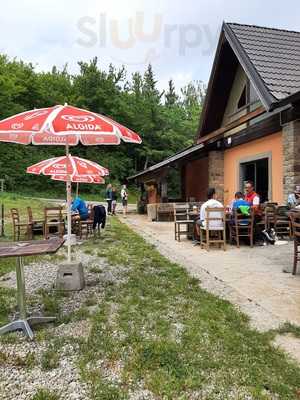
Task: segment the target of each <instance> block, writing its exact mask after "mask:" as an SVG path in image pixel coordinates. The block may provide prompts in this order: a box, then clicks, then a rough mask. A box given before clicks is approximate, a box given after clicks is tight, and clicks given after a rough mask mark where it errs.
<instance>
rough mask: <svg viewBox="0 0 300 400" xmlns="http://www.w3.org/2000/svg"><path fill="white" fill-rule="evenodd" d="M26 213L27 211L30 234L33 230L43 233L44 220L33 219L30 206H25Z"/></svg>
mask: <svg viewBox="0 0 300 400" xmlns="http://www.w3.org/2000/svg"><path fill="white" fill-rule="evenodd" d="M27 213H28V223H29V224H31V226H32V236H33V235H34V233H35V232H36V233H40V234H43V232H44V223H45V221H44V220H43V219H33V214H32V209H31V207H27Z"/></svg>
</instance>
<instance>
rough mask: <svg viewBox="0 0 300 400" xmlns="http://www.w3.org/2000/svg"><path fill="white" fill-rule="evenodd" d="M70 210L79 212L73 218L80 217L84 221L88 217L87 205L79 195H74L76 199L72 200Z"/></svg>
mask: <svg viewBox="0 0 300 400" xmlns="http://www.w3.org/2000/svg"><path fill="white" fill-rule="evenodd" d="M71 211H72V212H78V213H79V216H75V218H73V219H80V220H81V221H85V220H87V219H88V217H89V212H88V209H87V206H86V204H85V202H84V201H83V200H82V199H81V198H80V197H76V199H75V200H74V201H73V202H72V208H71Z"/></svg>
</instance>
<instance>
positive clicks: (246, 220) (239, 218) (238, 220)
mask: <svg viewBox="0 0 300 400" xmlns="http://www.w3.org/2000/svg"><path fill="white" fill-rule="evenodd" d="M229 233H230V243H232V242H233V241H235V242H236V245H237V247H240V238H241V237H245V238H249V241H250V246H251V247H253V236H254V210H253V209H252V208H251V210H250V215H249V216H245V215H243V214H242V213H241V212H239V210H234V211H233V218H232V219H231V220H230V221H229Z"/></svg>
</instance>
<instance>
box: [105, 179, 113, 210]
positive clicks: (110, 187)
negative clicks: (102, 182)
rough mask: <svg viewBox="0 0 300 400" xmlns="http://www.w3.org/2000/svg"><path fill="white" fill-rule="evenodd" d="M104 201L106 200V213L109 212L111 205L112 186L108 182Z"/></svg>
mask: <svg viewBox="0 0 300 400" xmlns="http://www.w3.org/2000/svg"><path fill="white" fill-rule="evenodd" d="M106 201H107V214H108V215H110V214H111V206H112V186H111V183H109V184H108V185H107V186H106Z"/></svg>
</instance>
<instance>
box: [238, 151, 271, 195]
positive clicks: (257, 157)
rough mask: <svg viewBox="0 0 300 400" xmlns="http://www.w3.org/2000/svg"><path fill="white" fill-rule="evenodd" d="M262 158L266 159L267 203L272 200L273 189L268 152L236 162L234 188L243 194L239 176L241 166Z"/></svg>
mask: <svg viewBox="0 0 300 400" xmlns="http://www.w3.org/2000/svg"><path fill="white" fill-rule="evenodd" d="M263 158H266V159H268V198H269V201H271V200H272V195H273V189H272V180H273V179H272V152H271V151H269V152H267V153H260V154H256V155H252V156H248V157H243V158H240V159H239V160H237V168H236V187H237V188H238V190H241V191H242V192H244V188H243V187H242V183H243V182H242V181H241V180H242V176H241V164H244V163H248V162H254V161H258V160H261V159H263Z"/></svg>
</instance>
